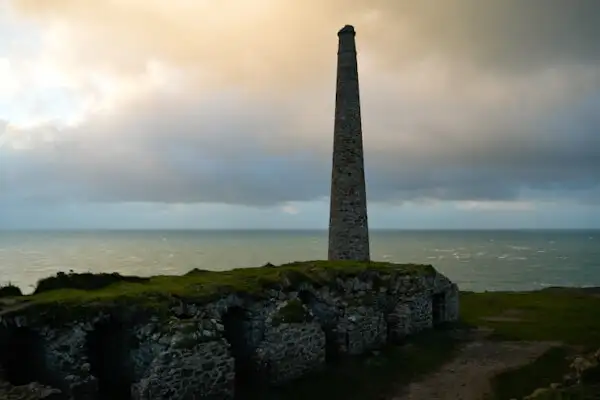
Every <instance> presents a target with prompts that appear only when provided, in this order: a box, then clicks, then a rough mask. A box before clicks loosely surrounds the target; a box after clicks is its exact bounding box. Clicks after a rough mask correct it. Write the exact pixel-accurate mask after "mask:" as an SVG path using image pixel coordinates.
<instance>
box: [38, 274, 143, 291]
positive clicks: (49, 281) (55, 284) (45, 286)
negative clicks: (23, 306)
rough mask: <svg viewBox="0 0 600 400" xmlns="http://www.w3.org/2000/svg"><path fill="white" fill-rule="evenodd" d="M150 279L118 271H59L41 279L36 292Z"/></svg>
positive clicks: (100, 286) (94, 286) (86, 288)
mask: <svg viewBox="0 0 600 400" xmlns="http://www.w3.org/2000/svg"><path fill="white" fill-rule="evenodd" d="M149 279H150V278H141V277H139V276H123V275H120V274H118V273H116V272H114V273H111V274H107V273H100V274H92V273H90V272H85V273H82V274H78V273H74V272H69V273H64V272H58V273H57V274H56V275H55V276H50V277H48V278H44V279H41V280H39V281H38V283H37V287H36V288H35V292H34V294H38V293H42V292H49V291H51V290H58V289H79V290H98V289H102V288H105V287H107V286H110V285H112V284H114V283H118V282H128V283H144V282H147V281H148V280H149Z"/></svg>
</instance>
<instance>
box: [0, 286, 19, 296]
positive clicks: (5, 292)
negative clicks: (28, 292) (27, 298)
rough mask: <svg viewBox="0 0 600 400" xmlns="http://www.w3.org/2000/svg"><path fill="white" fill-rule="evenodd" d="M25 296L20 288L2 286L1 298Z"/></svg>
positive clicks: (0, 290)
mask: <svg viewBox="0 0 600 400" xmlns="http://www.w3.org/2000/svg"><path fill="white" fill-rule="evenodd" d="M18 296H23V293H22V292H21V289H20V288H19V287H18V286H15V285H13V284H12V283H10V282H9V283H8V284H7V285H4V286H0V298H2V297H18Z"/></svg>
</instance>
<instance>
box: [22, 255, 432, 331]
mask: <svg viewBox="0 0 600 400" xmlns="http://www.w3.org/2000/svg"><path fill="white" fill-rule="evenodd" d="M374 273H386V274H391V273H399V274H406V275H411V274H418V275H433V274H435V269H434V268H433V267H432V266H431V265H415V264H392V263H385V262H355V261H337V262H329V261H307V262H296V263H290V264H285V265H281V266H277V267H276V266H264V267H260V268H240V269H234V270H229V271H202V270H192V271H190V273H188V274H186V275H183V276H154V277H150V278H138V277H125V276H121V275H118V274H73V273H70V274H65V273H59V274H57V275H56V276H55V277H51V278H46V279H43V280H41V281H40V282H39V284H38V287H37V289H36V291H35V293H34V294H33V295H31V296H23V297H22V301H23V302H24V303H26V307H20V308H19V310H18V312H19V313H24V312H27V310H29V311H32V312H37V310H39V309H40V308H41V309H42V311H44V314H45V315H51V317H52V319H53V320H57V319H58V320H64V319H69V318H73V317H76V313H77V312H78V311H85V310H88V309H90V308H93V309H97V308H108V309H111V310H114V309H124V308H132V307H128V306H134V307H135V308H136V309H137V310H141V309H147V310H152V312H155V313H161V312H163V311H166V309H167V307H168V306H169V305H170V300H172V299H174V298H178V299H181V298H185V299H188V300H190V301H194V302H197V303H202V302H208V301H212V300H214V299H216V298H219V297H221V296H223V295H225V294H229V293H237V294H240V295H244V296H251V297H257V298H262V297H265V296H268V294H267V292H266V290H267V289H271V288H274V289H277V288H291V289H293V288H295V287H297V286H298V284H300V283H302V282H306V283H312V284H314V285H316V286H322V285H331V284H333V283H334V282H335V278H337V277H341V278H345V277H354V276H367V275H375V274H374Z"/></svg>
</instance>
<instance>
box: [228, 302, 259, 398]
mask: <svg viewBox="0 0 600 400" xmlns="http://www.w3.org/2000/svg"><path fill="white" fill-rule="evenodd" d="M246 317H247V316H246V312H245V311H244V309H243V308H241V307H230V308H229V309H228V310H227V312H226V313H225V314H223V317H222V322H223V327H224V333H223V335H224V336H225V339H226V340H227V341H228V342H229V344H230V345H231V355H232V356H233V358H234V360H235V393H236V398H241V395H243V393H244V392H245V391H248V389H249V388H251V387H253V386H256V384H257V382H256V381H255V380H254V379H253V378H255V376H254V375H255V374H253V369H252V364H251V359H250V357H251V351H250V346H249V344H248V339H247V338H246V323H245V322H246Z"/></svg>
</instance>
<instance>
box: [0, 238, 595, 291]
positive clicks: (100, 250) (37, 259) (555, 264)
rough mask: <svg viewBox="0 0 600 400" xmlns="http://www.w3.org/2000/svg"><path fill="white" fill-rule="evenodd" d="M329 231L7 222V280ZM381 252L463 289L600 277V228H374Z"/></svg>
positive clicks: (152, 270) (221, 255)
mask: <svg viewBox="0 0 600 400" xmlns="http://www.w3.org/2000/svg"><path fill="white" fill-rule="evenodd" d="M326 255H327V232H325V231H283V232H282V231H150V232H148V231H146V232H143V231H137V232H129V231H119V232H110V231H104V232H92V231H88V232H0V283H6V282H12V283H14V284H16V285H18V286H20V287H21V288H22V289H23V290H24V291H26V292H30V291H31V290H32V285H34V284H35V282H37V280H38V279H40V278H43V277H46V276H48V275H51V274H54V273H55V272H57V271H68V270H74V271H77V272H85V271H92V272H100V271H110V272H112V271H117V272H120V273H124V274H135V275H154V274H181V273H185V272H187V271H188V270H190V269H192V268H202V269H210V270H223V269H230V268H237V267H252V266H260V265H263V264H265V263H267V262H271V263H273V264H280V263H285V262H289V261H297V260H310V259H324V258H326ZM371 256H372V258H373V259H374V260H387V261H394V262H415V263H430V264H433V265H434V266H435V267H436V268H437V269H438V270H439V271H441V272H443V273H444V274H446V275H447V276H448V277H449V278H451V279H452V280H454V281H455V282H457V283H458V284H459V286H460V288H461V289H463V290H475V291H484V290H527V289H538V288H542V287H546V286H555V285H561V286H600V231H374V232H372V233H371Z"/></svg>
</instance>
